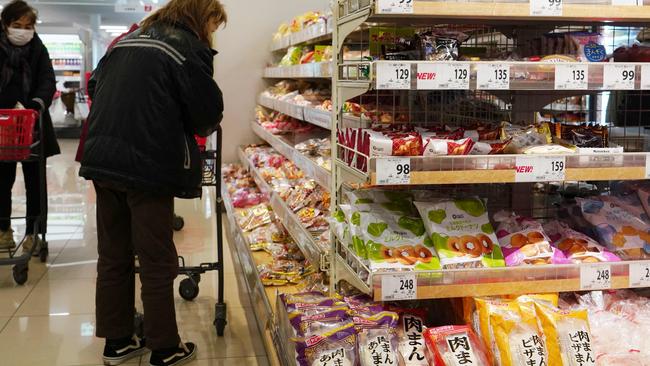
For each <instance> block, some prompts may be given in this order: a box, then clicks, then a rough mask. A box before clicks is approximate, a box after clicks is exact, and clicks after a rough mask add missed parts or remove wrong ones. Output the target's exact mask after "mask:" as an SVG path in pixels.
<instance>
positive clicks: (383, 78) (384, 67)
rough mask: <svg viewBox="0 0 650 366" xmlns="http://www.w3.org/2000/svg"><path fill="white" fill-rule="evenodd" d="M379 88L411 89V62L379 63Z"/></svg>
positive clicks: (377, 70)
mask: <svg viewBox="0 0 650 366" xmlns="http://www.w3.org/2000/svg"><path fill="white" fill-rule="evenodd" d="M376 72H377V90H409V89H411V64H408V63H403V62H379V63H377V69H376Z"/></svg>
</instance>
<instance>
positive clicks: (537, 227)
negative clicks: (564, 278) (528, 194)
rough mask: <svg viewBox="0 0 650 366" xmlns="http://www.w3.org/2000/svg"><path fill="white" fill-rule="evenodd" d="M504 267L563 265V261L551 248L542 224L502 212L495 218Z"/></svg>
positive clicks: (564, 259) (561, 256) (558, 252)
mask: <svg viewBox="0 0 650 366" xmlns="http://www.w3.org/2000/svg"><path fill="white" fill-rule="evenodd" d="M494 220H495V221H497V222H498V223H499V225H498V227H497V233H496V235H497V238H498V239H499V244H500V245H501V250H502V251H503V255H504V256H505V260H506V266H508V267H512V266H520V265H543V264H552V263H553V264H562V263H565V262H566V258H564V255H563V254H562V252H560V251H557V250H555V249H554V248H553V247H552V246H551V240H550V239H549V238H548V237H547V236H546V234H545V233H544V228H543V227H542V224H540V223H539V222H538V221H536V220H534V219H530V218H525V217H521V216H518V215H515V214H508V213H506V212H504V211H502V212H499V213H497V214H496V215H494Z"/></svg>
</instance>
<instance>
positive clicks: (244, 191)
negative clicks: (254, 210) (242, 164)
mask: <svg viewBox="0 0 650 366" xmlns="http://www.w3.org/2000/svg"><path fill="white" fill-rule="evenodd" d="M263 201H264V195H263V194H262V193H260V192H255V191H254V190H251V189H248V188H239V189H238V190H236V191H235V193H233V195H232V205H233V206H234V207H235V208H245V207H249V206H255V205H259V204H260V203H262V202H263Z"/></svg>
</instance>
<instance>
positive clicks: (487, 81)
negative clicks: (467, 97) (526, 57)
mask: <svg viewBox="0 0 650 366" xmlns="http://www.w3.org/2000/svg"><path fill="white" fill-rule="evenodd" d="M476 86H477V89H479V90H508V89H510V65H507V64H491V63H490V64H483V63H480V64H478V65H477V66H476Z"/></svg>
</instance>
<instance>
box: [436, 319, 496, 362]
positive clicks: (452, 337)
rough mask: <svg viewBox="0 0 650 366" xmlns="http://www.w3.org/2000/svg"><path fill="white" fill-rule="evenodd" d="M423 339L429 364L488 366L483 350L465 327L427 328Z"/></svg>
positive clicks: (473, 335) (470, 331)
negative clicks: (427, 351)
mask: <svg viewBox="0 0 650 366" xmlns="http://www.w3.org/2000/svg"><path fill="white" fill-rule="evenodd" d="M424 338H425V341H426V344H427V348H428V350H429V353H428V357H429V363H430V364H433V365H436V366H462V365H476V366H489V365H490V363H489V361H488V359H487V356H486V354H485V349H484V347H483V345H482V344H481V342H480V341H479V340H478V338H477V337H476V334H474V332H473V331H472V329H471V328H470V327H468V326H467V325H450V326H445V327H439V328H428V329H427V330H426V331H425V332H424Z"/></svg>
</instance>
